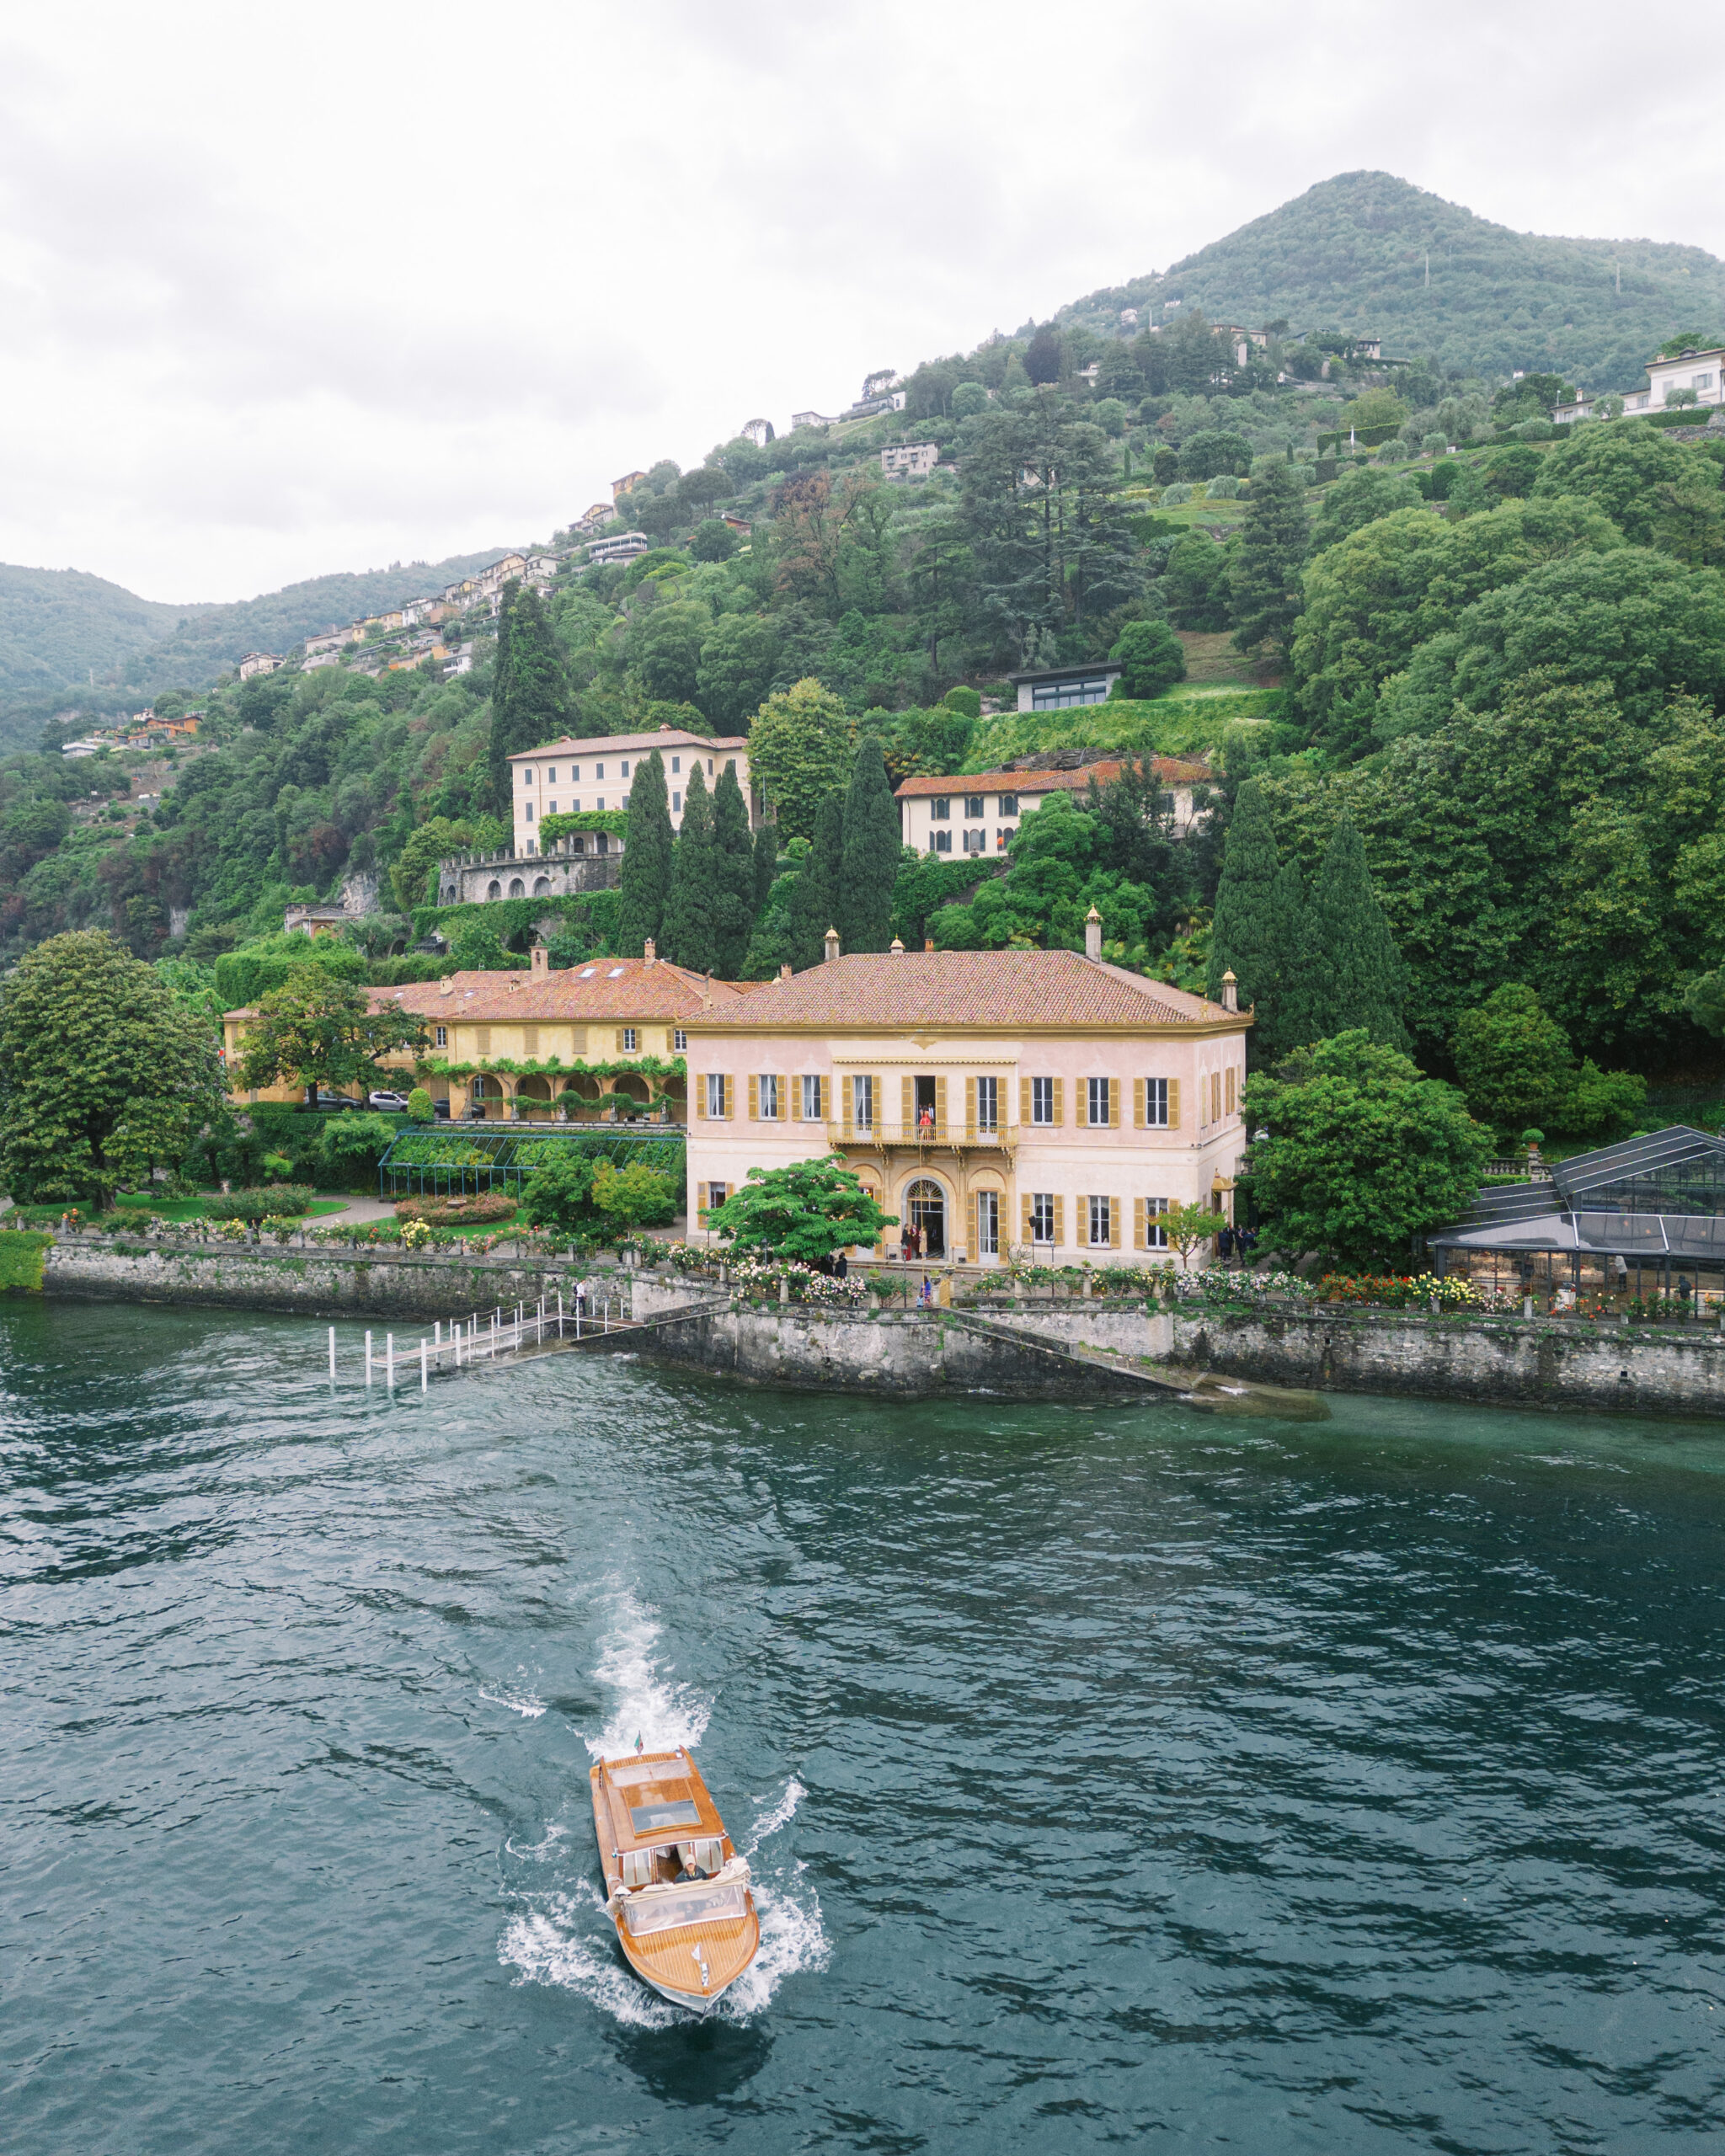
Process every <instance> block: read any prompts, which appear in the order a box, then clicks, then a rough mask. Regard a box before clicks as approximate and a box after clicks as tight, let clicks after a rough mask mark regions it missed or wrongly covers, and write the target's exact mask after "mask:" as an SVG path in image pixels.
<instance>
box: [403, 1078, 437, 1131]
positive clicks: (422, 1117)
mask: <svg viewBox="0 0 1725 2156" xmlns="http://www.w3.org/2000/svg"><path fill="white" fill-rule="evenodd" d="M408 1113H409V1115H410V1116H411V1117H412V1118H413V1119H414V1122H415V1123H430V1121H431V1120H432V1119H433V1118H434V1117H435V1115H436V1113H437V1103H436V1102H435V1101H434V1100H433V1099H432V1097H431V1096H430V1093H429V1092H428V1091H426V1089H425V1086H414V1089H413V1091H411V1092H410V1093H409V1095H408Z"/></svg>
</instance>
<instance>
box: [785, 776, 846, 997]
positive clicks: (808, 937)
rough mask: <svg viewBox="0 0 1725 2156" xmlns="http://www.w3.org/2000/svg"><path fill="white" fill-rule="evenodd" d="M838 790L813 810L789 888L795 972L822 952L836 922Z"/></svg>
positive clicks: (841, 819) (841, 851)
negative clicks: (809, 835)
mask: <svg viewBox="0 0 1725 2156" xmlns="http://www.w3.org/2000/svg"><path fill="white" fill-rule="evenodd" d="M844 857H845V809H844V796H843V795H842V794H841V793H829V794H828V795H827V797H826V798H825V800H824V801H823V802H822V803H821V804H820V808H819V809H817V810H816V811H815V814H814V841H813V843H812V844H811V845H810V846H809V851H808V852H807V853H806V854H804V857H803V866H802V867H801V868H799V869H798V872H797V881H796V883H795V885H794V886H793V889H792V891H791V964H792V966H793V968H794V969H795V970H796V971H797V972H798V973H801V972H802V971H803V969H804V967H805V966H815V965H819V964H820V961H821V959H822V958H824V957H825V947H826V931H827V930H828V929H829V928H836V927H837V926H838V913H839V878H840V874H841V870H842V867H843V863H844Z"/></svg>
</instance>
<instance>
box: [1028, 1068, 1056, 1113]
mask: <svg viewBox="0 0 1725 2156" xmlns="http://www.w3.org/2000/svg"><path fill="white" fill-rule="evenodd" d="M1054 1119H1055V1081H1054V1080H1053V1079H1052V1078H1033V1079H1032V1080H1031V1081H1030V1120H1031V1121H1032V1123H1041V1124H1044V1125H1045V1124H1049V1123H1053V1121H1054Z"/></svg>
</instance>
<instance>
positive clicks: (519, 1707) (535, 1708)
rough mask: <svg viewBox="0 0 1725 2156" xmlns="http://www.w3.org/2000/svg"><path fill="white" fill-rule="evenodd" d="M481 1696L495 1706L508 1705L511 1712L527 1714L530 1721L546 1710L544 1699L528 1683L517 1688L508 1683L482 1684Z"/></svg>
mask: <svg viewBox="0 0 1725 2156" xmlns="http://www.w3.org/2000/svg"><path fill="white" fill-rule="evenodd" d="M479 1697H480V1698H481V1699H482V1700H489V1702H490V1704H491V1705H493V1706H494V1707H507V1708H508V1709H509V1710H510V1713H511V1714H516V1715H525V1716H526V1718H527V1720H528V1721H538V1719H539V1717H540V1716H541V1715H542V1714H543V1713H544V1711H545V1702H544V1700H542V1699H541V1698H540V1697H539V1695H538V1694H537V1692H535V1691H533V1690H531V1689H530V1688H529V1687H528V1686H526V1685H522V1686H521V1688H520V1689H519V1690H517V1689H515V1687H513V1686H511V1685H508V1684H499V1685H496V1686H492V1685H489V1684H482V1685H481V1686H480V1687H479Z"/></svg>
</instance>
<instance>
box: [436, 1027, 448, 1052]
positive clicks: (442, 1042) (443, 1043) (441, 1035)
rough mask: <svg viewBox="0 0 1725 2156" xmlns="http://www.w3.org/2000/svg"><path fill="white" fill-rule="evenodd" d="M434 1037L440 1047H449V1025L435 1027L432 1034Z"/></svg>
mask: <svg viewBox="0 0 1725 2156" xmlns="http://www.w3.org/2000/svg"><path fill="white" fill-rule="evenodd" d="M432 1038H433V1039H434V1041H435V1043H436V1044H437V1046H438V1047H439V1048H447V1047H448V1046H449V1028H448V1027H447V1026H439V1027H435V1029H434V1032H433V1034H432Z"/></svg>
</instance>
